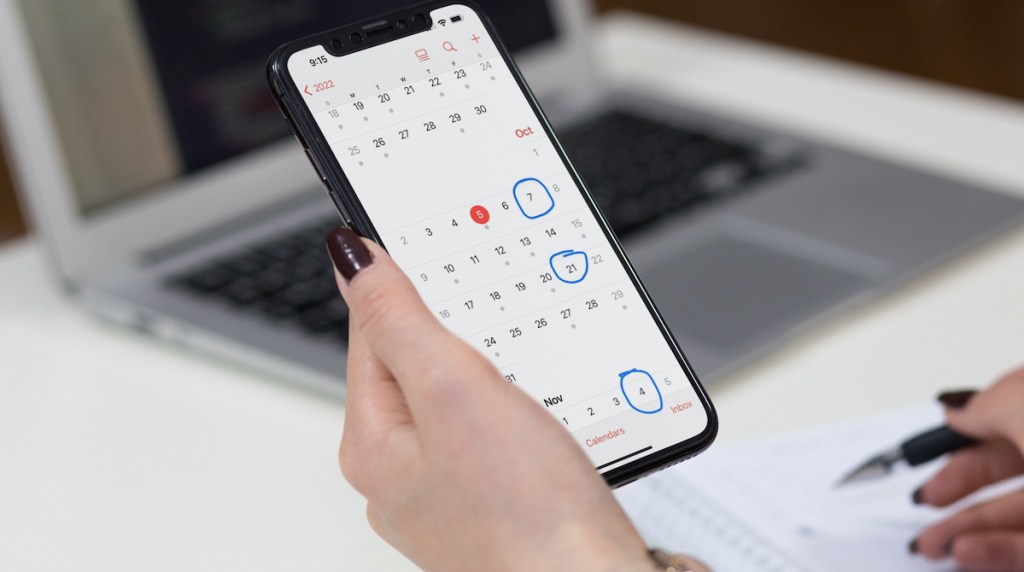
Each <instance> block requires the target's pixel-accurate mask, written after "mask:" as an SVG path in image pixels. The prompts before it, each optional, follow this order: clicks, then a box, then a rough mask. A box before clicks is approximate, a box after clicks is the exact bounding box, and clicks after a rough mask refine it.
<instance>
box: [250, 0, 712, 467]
mask: <svg viewBox="0 0 1024 572" xmlns="http://www.w3.org/2000/svg"><path fill="white" fill-rule="evenodd" d="M268 79H269V82H270V85H271V89H272V90H273V92H274V95H275V97H276V99H277V101H278V103H279V105H280V106H281V110H282V112H283V113H284V114H285V117H286V118H287V119H288V120H289V122H290V123H291V125H292V127H293V128H294V130H295V134H296V137H297V138H298V140H299V142H300V143H301V144H302V146H303V148H304V149H305V151H306V154H307V155H308V157H309V160H310V162H311V163H312V164H313V167H314V168H315V169H316V171H317V173H318V174H319V176H320V178H321V180H322V182H323V184H324V187H325V188H326V190H327V193H328V194H329V196H330V198H331V200H332V201H333V202H334V204H335V206H336V207H337V209H338V211H339V213H340V214H341V216H342V218H343V219H344V221H345V224H347V225H349V226H350V227H352V228H353V229H355V230H356V231H357V232H359V233H360V234H361V235H363V236H366V237H369V238H371V239H373V240H374V241H376V242H378V243H379V244H381V245H382V246H383V247H384V248H386V249H387V250H388V252H389V253H390V254H391V256H392V257H393V258H394V260H395V261H396V262H397V263H398V265H399V266H400V267H401V268H402V269H403V270H404V271H405V273H406V274H408V276H409V278H410V279H411V280H412V281H413V283H414V284H415V285H416V287H417V289H418V290H419V293H420V294H421V296H422V297H423V300H424V301H425V302H426V304H427V305H428V306H429V307H430V308H431V310H432V311H433V312H434V314H435V315H436V316H437V318H438V320H440V321H441V322H442V323H443V324H444V325H445V326H447V327H448V328H449V329H450V330H451V331H452V332H454V333H456V334H457V335H459V336H461V337H462V338H463V339H465V340H466V341H467V342H469V343H470V344H471V345H473V346H474V347H476V348H477V349H478V350H479V351H480V352H482V353H483V354H484V355H485V356H487V357H488V358H489V359H490V360H491V361H492V362H493V363H494V365H495V366H496V367H497V368H498V369H499V370H500V371H501V373H502V375H504V376H505V379H506V380H508V382H509V383H514V384H516V385H518V386H520V387H521V388H522V389H523V390H525V391H526V392H527V393H528V394H529V395H531V396H532V397H534V398H535V399H536V400H537V402H538V403H539V404H540V405H541V406H542V407H544V408H545V409H547V410H548V411H549V412H550V413H551V414H552V415H553V416H554V417H555V418H556V419H557V420H558V421H559V422H560V423H561V424H562V425H563V426H565V428H566V429H567V430H568V431H570V432H571V434H572V435H573V436H574V437H575V439H576V440H577V441H578V442H579V444H580V446H581V447H582V448H583V449H584V451H586V453H587V454H588V455H589V457H590V459H591V460H592V462H593V463H594V466H595V467H596V468H597V469H598V470H599V471H600V472H601V474H602V475H603V476H604V477H605V479H606V480H607V482H608V483H609V484H611V485H612V486H618V485H622V484H625V483H628V482H630V481H633V480H635V479H637V478H639V477H641V476H643V475H645V474H648V473H651V472H654V471H657V470H659V469H662V468H665V467H667V466H669V465H672V464H674V463H677V462H679V461H682V460H684V459H687V458H689V457H692V456H694V455H696V454H697V453H699V452H701V451H702V450H704V449H706V448H707V447H708V446H709V445H710V444H711V442H712V441H713V440H714V438H715V435H716V434H717V430H718V420H717V417H716V415H715V410H714V408H713V407H712V404H711V401H710V400H709V399H708V396H707V393H706V392H705V391H704V388H703V387H702V386H701V384H700V382H699V381H698V379H697V377H696V375H694V373H693V369H692V368H691V367H690V365H689V364H688V363H687V361H686V358H685V357H684V356H683V353H682V351H681V350H680V349H679V347H678V345H677V344H676V342H675V340H674V339H673V337H672V334H671V333H670V332H669V330H668V328H667V326H666V325H665V322H664V320H662V318H661V316H660V315H659V314H658V310H657V308H655V305H654V302H653V301H652V300H651V299H650V297H649V296H648V294H647V292H646V290H645V289H644V286H643V284H642V283H641V281H640V278H639V277H638V276H637V274H636V272H635V271H634V270H633V268H632V266H631V265H630V263H629V260H628V259H627V258H626V255H625V254H624V252H623V250H622V247H621V246H620V245H619V242H618V240H617V239H616V238H615V235H614V234H613V232H612V230H611V228H610V227H609V225H608V223H607V222H606V221H605V219H604V217H603V216H602V214H601V211H600V209H598V207H597V205H596V203H595V202H594V199H593V198H592V197H591V196H590V194H589V193H588V192H587V189H586V186H585V185H584V184H583V181H582V180H581V179H580V177H579V175H578V174H577V172H576V170H575V169H574V168H573V166H572V164H571V162H570V161H569V158H568V157H567V156H566V154H565V151H564V150H563V149H562V147H561V145H560V144H559V143H558V139H557V138H556V137H555V134H554V132H553V131H552V128H551V126H550V125H549V123H548V121H547V120H546V118H545V117H544V113H543V112H542V111H541V108H540V106H539V105H538V103H537V101H536V99H535V98H534V97H533V95H532V94H531V92H530V90H529V88H528V87H527V85H526V82H525V81H524V79H523V77H522V75H521V74H520V73H519V70H518V69H517V68H516V65H515V63H514V62H513V61H512V58H511V57H510V56H509V53H508V51H507V50H506V49H505V48H504V46H503V45H502V43H501V41H500V40H499V39H498V36H497V35H496V33H495V31H494V27H493V26H492V25H491V24H490V22H489V21H488V19H487V18H486V17H485V16H484V15H483V14H482V13H481V11H480V9H479V8H477V7H475V6H474V5H472V4H469V3H455V4H453V3H450V2H428V3H425V4H420V5H417V6H413V7H411V8H408V9H405V10H399V11H396V12H393V13H389V14H385V15H382V16H379V17H376V18H372V19H370V20H366V21H363V22H358V23H355V24H352V25H348V26H343V27H341V28H337V29H334V30H330V31H327V32H324V33H322V34H318V35H315V36H311V37H308V38H305V39H302V40H298V41H295V42H291V43H289V44H286V45H284V46H282V47H281V48H279V49H278V50H277V51H276V52H275V53H274V54H273V56H272V57H271V59H270V63H269V65H268ZM623 144H628V142H623ZM508 430H509V431H515V428H514V427H509V428H508Z"/></svg>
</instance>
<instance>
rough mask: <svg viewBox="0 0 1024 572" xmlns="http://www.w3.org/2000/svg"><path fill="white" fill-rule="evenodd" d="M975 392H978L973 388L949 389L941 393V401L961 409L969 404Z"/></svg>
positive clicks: (950, 406) (953, 407)
mask: <svg viewBox="0 0 1024 572" xmlns="http://www.w3.org/2000/svg"><path fill="white" fill-rule="evenodd" d="M975 393H977V391H975V390H973V389H972V390H968V391H947V392H945V393H942V394H939V401H941V402H942V404H943V405H945V406H946V407H949V408H951V409H960V408H962V407H963V406H965V405H967V402H968V401H970V400H971V398H972V397H974V394H975Z"/></svg>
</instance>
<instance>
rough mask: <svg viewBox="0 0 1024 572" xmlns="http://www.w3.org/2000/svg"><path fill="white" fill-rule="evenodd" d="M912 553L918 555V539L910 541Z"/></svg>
mask: <svg viewBox="0 0 1024 572" xmlns="http://www.w3.org/2000/svg"><path fill="white" fill-rule="evenodd" d="M910 553H911V554H917V539H916V538H915V539H913V540H911V541H910Z"/></svg>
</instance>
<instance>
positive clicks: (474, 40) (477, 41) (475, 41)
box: [470, 34, 480, 44]
mask: <svg viewBox="0 0 1024 572" xmlns="http://www.w3.org/2000/svg"><path fill="white" fill-rule="evenodd" d="M470 40H473V42H474V43H477V44H479V43H480V36H478V35H476V34H473V37H472V38H470Z"/></svg>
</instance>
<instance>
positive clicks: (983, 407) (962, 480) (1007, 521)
mask: <svg viewBox="0 0 1024 572" xmlns="http://www.w3.org/2000/svg"><path fill="white" fill-rule="evenodd" d="M940 399H941V400H942V401H943V402H944V403H946V405H947V409H946V417H947V420H948V423H949V425H950V427H952V428H954V429H956V430H957V431H960V432H961V433H964V434H965V435H970V436H972V437H976V438H979V439H982V440H983V442H982V443H981V444H980V445H977V446H974V447H970V448H968V449H963V450H961V451H959V452H957V453H955V454H954V455H953V456H952V458H951V459H950V460H949V463H948V464H947V465H946V467H945V468H943V469H942V471H940V472H939V473H938V474H937V475H935V477H934V478H932V479H931V480H930V481H928V482H927V483H925V485H924V486H923V487H921V488H920V489H918V490H917V491H916V492H915V493H914V500H915V501H917V502H921V503H926V504H929V505H933V506H938V507H942V506H948V505H950V504H952V503H954V502H956V501H958V500H960V499H962V498H964V497H966V496H967V495H969V494H971V493H973V492H975V491H977V490H979V489H981V488H982V487H985V486H987V485H990V484H992V483H996V482H999V481H1002V480H1005V479H1008V478H1010V477H1013V476H1016V475H1020V474H1024V369H1019V370H1017V371H1015V372H1013V373H1011V374H1009V375H1007V376H1005V377H1003V378H1002V379H1000V380H999V381H998V382H996V384H995V385H993V386H992V387H991V388H989V389H988V390H985V391H982V392H979V393H971V392H958V393H949V394H944V395H943V396H941V397H940ZM915 549H916V551H917V552H920V553H921V554H924V555H925V556H927V557H929V558H936V559H937V558H943V557H946V556H952V557H953V559H955V560H956V562H957V564H959V565H960V566H961V567H962V568H965V569H967V570H985V571H989V570H991V571H1003V570H1005V571H1010V570H1024V490H1018V491H1015V492H1012V493H1009V494H1007V495H1004V496H1002V497H1000V498H997V499H995V500H992V501H988V502H985V503H981V504H979V505H976V506H972V507H970V508H967V509H965V510H963V511H961V512H959V513H957V514H955V515H953V516H951V517H949V518H947V519H945V520H943V521H942V522H939V523H937V524H935V525H933V526H931V527H929V528H927V529H926V530H925V531H924V532H922V533H921V535H920V536H919V537H918V538H917V539H916V540H915V541H914V543H912V544H911V550H915Z"/></svg>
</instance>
